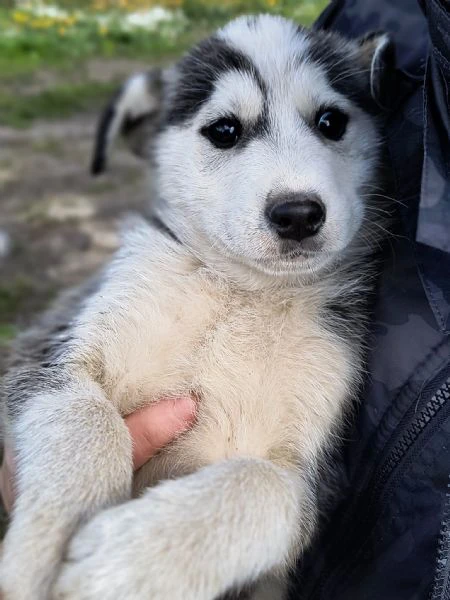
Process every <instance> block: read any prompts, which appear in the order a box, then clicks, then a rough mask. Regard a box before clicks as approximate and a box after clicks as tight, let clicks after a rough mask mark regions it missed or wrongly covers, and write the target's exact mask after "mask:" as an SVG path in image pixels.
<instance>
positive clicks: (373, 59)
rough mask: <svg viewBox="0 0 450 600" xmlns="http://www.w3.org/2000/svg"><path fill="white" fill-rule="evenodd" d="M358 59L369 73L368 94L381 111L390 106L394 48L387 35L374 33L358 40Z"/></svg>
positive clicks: (393, 73) (392, 89)
mask: <svg viewBox="0 0 450 600" xmlns="http://www.w3.org/2000/svg"><path fill="white" fill-rule="evenodd" d="M358 43H359V48H360V57H361V61H362V63H363V65H364V66H365V67H366V68H367V70H368V72H369V82H370V94H371V96H372V98H373V99H374V100H375V102H376V104H377V105H378V106H379V107H380V108H382V109H385V110H386V109H389V108H390V106H391V105H392V95H393V91H394V84H395V83H394V78H395V46H394V43H393V41H392V39H391V38H390V36H389V35H388V34H387V33H380V32H374V33H369V34H368V35H365V36H364V37H363V38H360V39H359V40H358Z"/></svg>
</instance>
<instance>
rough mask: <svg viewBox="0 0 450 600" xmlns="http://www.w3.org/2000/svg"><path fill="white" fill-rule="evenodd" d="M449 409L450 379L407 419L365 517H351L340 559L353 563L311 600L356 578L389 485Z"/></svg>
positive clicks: (364, 498)
mask: <svg viewBox="0 0 450 600" xmlns="http://www.w3.org/2000/svg"><path fill="white" fill-rule="evenodd" d="M447 407H450V377H448V378H447V379H446V380H445V381H444V383H443V384H441V386H440V387H439V388H438V389H437V390H436V391H435V392H434V394H433V396H432V397H431V399H430V400H429V401H428V402H427V403H426V404H425V406H424V407H423V408H422V409H421V410H420V411H419V413H418V414H416V415H415V416H414V417H413V418H411V410H410V411H409V412H408V413H407V414H406V415H405V418H406V419H408V418H409V419H410V423H409V424H408V425H407V426H406V428H405V429H404V430H403V432H401V433H400V435H399V437H397V439H396V441H394V442H393V443H392V444H390V445H389V444H388V449H387V455H386V453H385V455H386V459H385V460H384V461H383V462H382V463H381V465H380V467H379V468H378V469H376V470H375V471H374V473H373V475H372V477H371V478H370V480H369V482H368V485H367V486H366V490H365V492H363V494H362V495H361V497H360V499H359V501H358V506H361V507H363V508H362V511H361V513H360V514H361V516H360V517H359V518H358V517H357V515H356V514H355V513H354V512H353V514H352V515H348V516H349V517H350V518H351V525H352V527H351V529H352V531H353V533H351V534H349V535H348V536H347V537H346V539H342V538H340V540H341V543H340V544H339V552H338V553H337V556H344V557H352V558H351V561H350V562H349V563H341V565H339V564H338V566H337V567H336V568H334V569H332V570H331V572H330V573H329V574H328V575H325V577H323V578H320V579H319V581H320V583H319V584H318V585H317V586H315V587H314V589H313V592H312V594H310V595H309V600H321V599H322V598H328V597H332V596H333V594H332V595H331V596H330V595H329V594H328V595H326V591H327V588H329V587H330V584H332V583H333V579H334V580H336V577H337V578H338V580H339V584H342V583H343V582H344V583H345V581H347V580H348V578H349V577H350V576H351V575H352V574H353V572H354V571H355V569H356V568H357V566H358V560H359V558H360V555H361V552H362V551H363V549H364V544H365V541H366V540H367V538H368V536H369V534H370V531H371V530H372V528H373V526H374V525H375V524H376V521H377V520H378V517H379V513H380V510H381V509H380V508H379V509H378V511H377V510H376V506H377V505H378V506H380V505H381V503H380V502H379V500H380V498H381V496H382V495H384V494H385V493H389V491H390V488H392V485H391V486H389V482H390V481H391V480H392V477H393V475H394V473H395V472H396V471H397V469H398V468H399V467H400V466H401V465H402V463H403V462H404V459H405V457H406V456H407V455H408V454H409V453H410V452H411V450H412V449H413V448H414V447H415V446H416V444H419V443H420V441H421V440H422V439H423V438H424V436H425V435H426V434H427V433H428V432H430V431H431V426H435V425H437V426H439V424H440V422H441V415H442V421H444V420H445V418H446V417H447V416H448V415H447V414H446V413H447V412H448V411H444V412H443V409H444V408H447ZM413 415H414V412H413ZM355 516H356V518H355ZM343 524H344V525H349V519H348V518H346V519H345V520H344V521H343ZM344 530H345V529H344ZM448 533H449V532H447V534H448ZM449 564H450V557H449ZM446 585H450V582H447V584H446ZM438 598H439V600H440V597H439V596H437V597H435V596H433V600H435V599H436V600H437V599H438ZM443 598H444V599H445V600H447V597H446V596H443Z"/></svg>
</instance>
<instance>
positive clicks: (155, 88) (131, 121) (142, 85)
mask: <svg viewBox="0 0 450 600" xmlns="http://www.w3.org/2000/svg"><path fill="white" fill-rule="evenodd" d="M161 89H162V76H161V71H160V70H159V69H155V70H152V71H149V72H148V73H139V74H137V75H134V76H133V77H131V78H130V79H128V81H126V82H125V84H124V85H123V86H122V87H121V88H120V90H119V91H118V92H117V93H116V94H115V95H114V96H113V98H112V99H111V101H110V103H109V104H108V106H107V107H106V108H105V110H104V111H103V114H102V116H101V118H100V122H99V124H98V127H97V134H96V139H95V146H94V153H93V157H92V164H91V172H92V174H93V175H99V174H100V173H102V172H103V171H104V170H105V169H106V164H107V160H108V155H109V152H110V150H111V147H112V145H113V143H114V141H115V139H116V138H117V136H118V135H122V136H123V137H124V138H125V139H126V141H127V143H128V145H129V146H130V148H131V150H132V151H133V152H134V153H135V154H137V155H138V156H142V157H146V156H148V150H149V145H150V141H151V138H152V133H153V132H154V131H155V129H156V127H157V124H158V120H159V116H160V106H161Z"/></svg>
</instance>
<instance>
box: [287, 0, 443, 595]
mask: <svg viewBox="0 0 450 600" xmlns="http://www.w3.org/2000/svg"><path fill="white" fill-rule="evenodd" d="M319 25H320V26H321V27H324V28H326V29H333V30H337V31H340V32H341V33H343V34H345V35H350V36H352V37H357V36H361V35H363V34H365V33H367V32H369V31H374V30H384V31H388V32H390V33H391V34H392V36H393V39H394V41H395V43H396V47H397V65H398V77H397V78H396V79H397V85H398V89H396V90H395V98H394V100H395V103H394V109H393V112H392V114H391V115H390V117H389V119H388V122H387V128H386V134H387V140H388V152H389V160H390V161H391V163H392V167H393V173H394V181H395V190H394V196H395V197H396V198H397V199H398V200H399V201H400V202H401V203H402V204H401V206H400V221H401V222H400V224H399V225H398V228H397V230H396V231H395V237H393V238H392V239H391V240H390V243H389V244H388V245H387V247H386V251H385V253H384V258H383V273H382V277H381V282H380V289H379V292H378V297H377V304H376V311H375V323H374V338H373V343H372V344H371V355H370V361H369V371H370V377H369V379H368V382H367V386H366V389H365V392H364V394H363V397H362V401H361V405H360V409H359V414H358V417H357V420H356V423H355V424H354V426H353V428H352V429H351V431H349V432H348V433H347V437H348V439H349V440H350V441H349V442H348V443H346V445H345V448H344V450H343V452H344V463H345V475H344V476H343V477H342V478H341V482H340V489H341V490H342V492H343V497H342V500H341V501H340V502H339V503H338V505H337V508H336V510H335V511H334V512H333V513H332V516H331V520H330V522H329V523H327V526H326V527H325V528H324V533H323V535H321V536H320V537H319V539H318V540H317V542H316V544H315V545H314V547H313V548H312V549H311V551H310V552H309V553H308V554H307V555H306V556H305V557H304V558H303V559H302V561H301V563H300V565H299V571H298V573H297V577H296V578H295V581H294V583H293V590H292V598H295V599H302V600H450V478H449V476H450V339H449V328H450V142H449V136H450V2H446V0H441V1H439V0H424V2H422V5H419V4H417V3H416V2H415V0H339V1H337V2H333V3H332V4H331V5H330V6H329V7H328V9H327V10H326V11H325V13H324V14H323V15H322V17H321V18H320V20H319Z"/></svg>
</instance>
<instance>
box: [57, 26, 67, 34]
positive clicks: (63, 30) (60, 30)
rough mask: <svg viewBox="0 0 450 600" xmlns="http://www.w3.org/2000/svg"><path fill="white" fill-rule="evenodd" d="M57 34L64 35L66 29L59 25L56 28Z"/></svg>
mask: <svg viewBox="0 0 450 600" xmlns="http://www.w3.org/2000/svg"><path fill="white" fill-rule="evenodd" d="M58 33H59V35H66V30H65V28H64V27H60V28H59V30H58Z"/></svg>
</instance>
